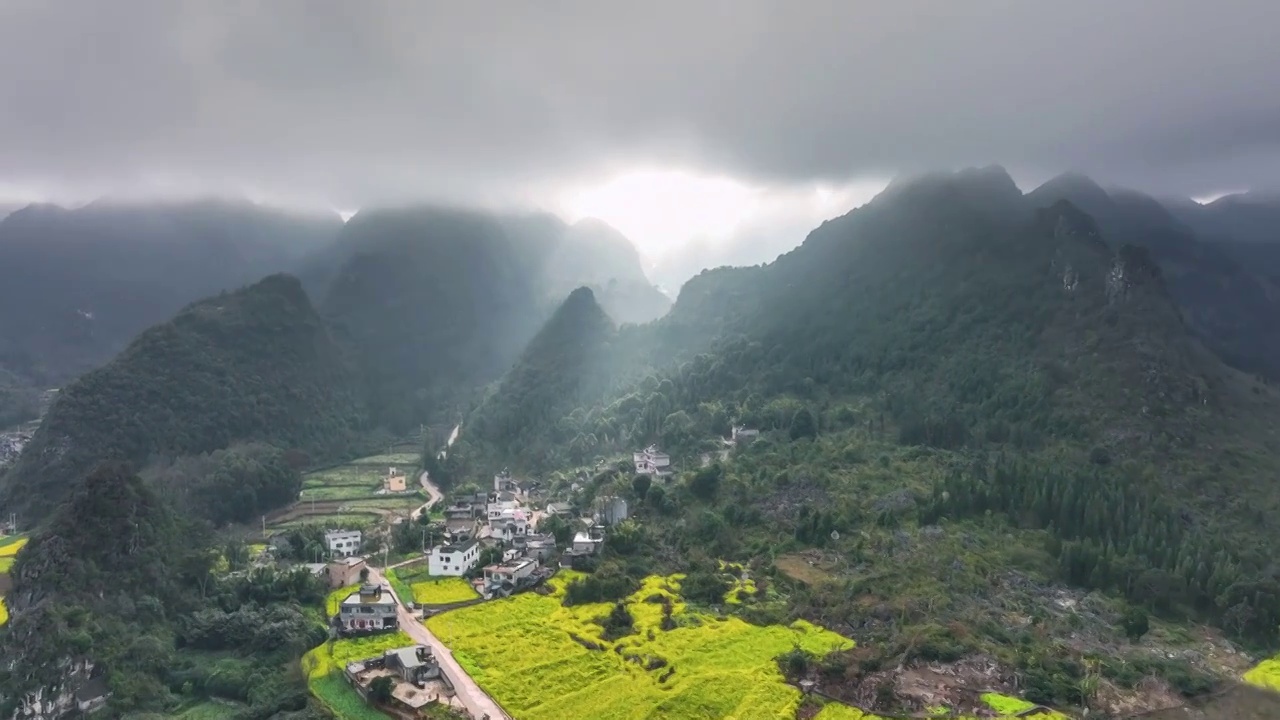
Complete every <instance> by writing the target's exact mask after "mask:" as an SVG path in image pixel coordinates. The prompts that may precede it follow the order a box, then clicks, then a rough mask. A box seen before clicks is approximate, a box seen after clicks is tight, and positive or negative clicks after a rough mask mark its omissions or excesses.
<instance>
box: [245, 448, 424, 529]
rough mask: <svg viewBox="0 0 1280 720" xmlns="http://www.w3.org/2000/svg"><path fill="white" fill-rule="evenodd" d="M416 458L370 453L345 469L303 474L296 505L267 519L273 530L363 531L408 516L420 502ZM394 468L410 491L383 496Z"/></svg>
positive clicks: (347, 464)
mask: <svg viewBox="0 0 1280 720" xmlns="http://www.w3.org/2000/svg"><path fill="white" fill-rule="evenodd" d="M417 465H418V456H417V455H414V454H412V453H401V454H393V455H371V456H369V457H364V458H360V459H359V460H354V461H352V462H349V463H346V464H345V465H339V466H337V467H332V468H327V469H324V470H317V471H315V472H311V473H307V475H306V476H305V477H304V478H303V482H302V492H301V493H300V494H299V496H298V502H296V503H294V504H293V505H291V506H289V507H288V508H286V509H284V510H280V511H277V512H276V513H273V514H272V515H271V516H268V520H267V522H268V524H269V525H270V526H271V527H272V528H275V529H282V528H290V527H296V526H298V525H302V524H318V525H325V526H329V527H364V526H368V525H371V524H373V523H378V522H381V521H383V520H384V519H387V518H390V517H394V516H404V515H407V514H408V513H409V512H410V511H412V510H413V509H414V508H417V507H418V506H420V505H421V504H422V503H423V497H422V495H421V494H420V493H419V492H418V491H419V489H420V486H419V485H418V478H417V473H418V471H417ZM393 466H394V467H396V468H399V469H400V470H402V471H403V472H404V473H405V475H406V476H407V478H406V484H407V487H408V490H409V491H408V492H406V493H403V494H395V495H388V494H383V493H381V492H380V491H381V490H382V479H383V477H385V476H386V474H387V469H388V468H390V467H393Z"/></svg>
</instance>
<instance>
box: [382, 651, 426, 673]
mask: <svg viewBox="0 0 1280 720" xmlns="http://www.w3.org/2000/svg"><path fill="white" fill-rule="evenodd" d="M419 650H426V652H425V653H424V654H425V655H426V658H425V659H424V658H420V657H418V651H419ZM386 654H387V655H388V656H390V655H395V656H396V660H397V661H398V662H399V663H400V666H401V667H403V668H405V669H408V670H412V669H414V668H420V667H426V666H427V665H428V664H430V662H431V650H430V649H428V648H427V647H426V646H425V645H413V646H410V647H402V648H396V649H394V650H388V651H387V652H386Z"/></svg>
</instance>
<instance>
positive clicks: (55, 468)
mask: <svg viewBox="0 0 1280 720" xmlns="http://www.w3.org/2000/svg"><path fill="white" fill-rule="evenodd" d="M363 429H364V420H363V410H362V408H361V406H360V405H359V402H358V400H357V392H356V386H355V383H354V381H353V378H352V375H351V370H350V368H349V367H348V366H347V365H346V364H345V362H344V360H343V358H342V357H341V355H340V352H339V350H338V348H337V346H336V345H335V343H334V342H333V340H332V339H331V337H330V335H329V331H328V329H327V328H326V327H325V325H324V324H323V323H322V322H321V321H320V318H319V316H318V315H317V314H316V313H315V311H314V310H313V309H312V307H311V304H310V302H309V301H308V300H307V297H306V294H305V293H304V292H303V291H302V286H301V284H300V283H299V282H298V281H297V280H296V279H294V278H292V277H289V276H284V275H276V276H271V277H268V278H266V279H265V280H262V281H261V282H259V283H257V284H255V285H252V286H249V287H247V288H244V289H242V290H238V291H236V292H232V293H224V294H222V295H218V296H215V297H212V298H209V299H206V300H202V301H200V302H197V303H194V304H192V305H191V306H189V307H187V308H186V309H184V310H183V311H182V312H180V313H179V314H178V315H177V316H176V317H174V318H173V319H172V320H171V321H169V322H167V323H164V324H161V325H157V326H155V327H153V328H151V329H149V330H147V331H146V332H144V333H143V334H142V335H140V336H139V337H138V338H137V340H135V341H134V342H133V343H132V344H131V345H130V346H129V347H128V349H126V350H125V351H124V352H123V353H121V354H120V356H118V357H117V358H116V359H115V360H113V361H111V362H110V363H109V364H108V365H106V366H105V367H103V368H100V369H97V370H93V371H91V372H89V373H87V374H86V375H84V376H83V377H81V378H80V379H79V380H77V381H75V382H74V383H72V384H71V385H70V386H68V387H67V388H66V389H64V390H63V391H62V392H61V393H59V395H58V398H57V400H56V401H55V402H54V403H53V405H52V407H51V408H50V410H49V413H48V415H47V416H46V418H45V420H44V422H43V423H42V424H41V426H40V428H39V430H38V431H37V432H36V434H35V436H34V437H33V438H32V441H31V444H30V446H29V447H28V448H27V449H26V450H25V451H24V452H23V454H22V455H21V456H20V457H19V459H18V461H17V462H16V463H15V464H14V465H13V466H12V467H11V468H10V469H9V470H8V471H7V472H6V474H5V475H4V476H3V478H0V479H2V480H3V482H4V498H5V500H6V507H9V508H11V511H23V514H24V515H29V516H30V517H31V518H38V517H40V516H42V515H44V514H46V513H48V512H49V511H51V510H52V509H53V508H55V507H56V506H57V504H58V503H59V502H60V501H61V499H62V498H63V497H65V496H66V493H67V492H68V491H69V489H70V488H71V487H72V486H73V485H74V483H75V482H76V481H77V480H78V478H80V477H83V476H84V475H85V474H86V473H87V472H88V471H89V470H91V469H92V468H93V466H94V465H96V464H97V463H99V462H101V461H103V460H123V461H127V462H130V463H134V464H142V463H145V462H147V461H149V460H152V459H160V458H163V457H179V456H183V455H193V454H200V453H207V452H212V451H215V450H219V449H222V448H226V447H228V446H230V445H232V444H233V443H236V442H238V441H246V440H253V441H258V442H264V443H270V444H273V445H276V446H277V447H279V448H281V449H282V450H296V451H301V452H302V453H306V454H310V455H312V456H315V457H324V456H342V455H343V454H344V453H346V452H349V451H350V450H351V449H352V448H353V447H354V446H355V443H356V442H357V441H358V439H359V433H360V432H361V431H362V430H363Z"/></svg>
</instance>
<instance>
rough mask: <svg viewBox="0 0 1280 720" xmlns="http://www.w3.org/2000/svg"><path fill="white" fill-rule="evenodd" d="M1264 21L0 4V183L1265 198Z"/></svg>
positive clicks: (1270, 60) (1229, 4)
mask: <svg viewBox="0 0 1280 720" xmlns="http://www.w3.org/2000/svg"><path fill="white" fill-rule="evenodd" d="M1277 28H1280V2H1276V1H1275V0H1255V1H1253V2H1243V1H1240V2H1235V1H1230V0H1228V1H1225V2H1217V3H1206V2H1190V1H1184V0H1146V1H1139V0H1132V1H1130V2H1114V1H1113V0H1107V1H1105V2H1102V1H1088V2H1084V1H1079V0H1076V1H1073V2H1063V3H1048V2H1014V1H1010V2H995V1H977V2H915V1H910V0H895V1H894V2H876V3H863V2H854V0H839V1H833V2H817V1H810V2H794V3H793V2H776V3H775V2H757V1H755V0H726V1H724V2H714V1H709V0H706V1H701V2H674V1H667V0H654V1H650V2H644V3H636V2H613V1H597V2H563V1H555V0H550V1H543V2H517V1H512V2H501V3H499V2H488V3H484V2H473V3H453V2H449V3H445V2H425V1H424V2H415V1H411V0H403V1H402V2H376V1H370V0H359V1H355V0H353V1H352V2H329V1H326V0H295V1H292V2H290V1H282V2H261V3H258V2H235V1H233V0H208V2H181V1H179V0H155V1H154V2H145V1H143V0H112V2H70V1H65V2H59V1H52V2H50V1H42V0H9V1H8V2H5V3H4V4H3V5H0V137H3V138H4V142H3V144H2V145H0V185H5V186H24V185H25V186H31V187H39V188H51V189H55V190H57V189H60V190H62V191H66V192H99V191H102V190H104V189H107V188H115V189H130V188H133V189H137V188H142V189H147V188H159V187H175V186H183V185H189V186H190V187H191V189H193V190H203V189H215V190H222V191H227V190H232V189H235V188H245V187H248V188H254V189H257V190H260V191H263V192H266V193H270V194H275V195H278V196H284V197H291V198H312V199H317V200H321V201H324V202H328V203H333V204H337V205H340V206H341V205H348V206H349V205H355V204H359V203H362V202H367V201H370V200H372V199H378V198H383V199H385V198H394V197H403V196H406V195H416V194H424V193H449V194H454V195H458V196H465V197H472V198H476V199H498V198H501V197H504V196H507V195H509V194H511V193H515V192H521V191H523V192H534V193H536V192H538V191H540V189H545V187H547V186H550V185H554V184H556V183H560V182H564V181H566V180H567V179H570V178H573V177H576V176H580V175H582V174H590V173H593V172H597V171H600V170H602V169H607V168H609V167H614V166H620V165H623V164H626V163H629V162H640V161H643V162H646V163H650V164H652V163H672V164H682V165H688V166H694V167H697V168H701V169H704V170H707V171H712V172H726V173H731V174H736V175H739V176H743V177H751V178H754V179H758V180H762V181H768V182H779V183H786V182H792V181H797V180H813V179H825V180H839V179H842V178H848V177H853V176H866V175H889V174H894V173H897V172H901V171H914V170H919V169H923V168H931V167H946V166H957V165H965V164H985V163H988V162H993V161H994V162H1000V163H1003V164H1005V165H1006V166H1007V167H1009V168H1010V169H1011V170H1013V171H1015V173H1017V174H1018V176H1019V178H1020V179H1026V180H1028V181H1034V180H1038V179H1043V178H1045V177H1047V176H1048V175H1051V174H1055V173H1056V172H1058V171H1060V170H1063V169H1067V168H1073V169H1078V170H1083V171H1086V172H1090V173H1093V174H1095V175H1097V176H1099V177H1101V178H1104V179H1107V180H1112V181H1116V182H1123V183H1129V184H1135V185H1139V186H1143V187H1147V188H1150V189H1152V190H1156V191H1182V192H1198V191H1204V190H1208V189H1212V188H1214V187H1240V186H1248V185H1254V186H1260V185H1270V186H1280V73H1277V72H1276V70H1277V68H1280V42H1277V41H1276V31H1277Z"/></svg>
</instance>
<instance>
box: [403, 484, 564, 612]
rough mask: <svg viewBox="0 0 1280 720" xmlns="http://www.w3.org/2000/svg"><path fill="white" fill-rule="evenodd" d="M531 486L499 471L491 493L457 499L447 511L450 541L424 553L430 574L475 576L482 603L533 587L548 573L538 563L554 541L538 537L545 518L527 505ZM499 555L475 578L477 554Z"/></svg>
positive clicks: (532, 491)
mask: <svg viewBox="0 0 1280 720" xmlns="http://www.w3.org/2000/svg"><path fill="white" fill-rule="evenodd" d="M536 495H537V493H536V488H535V486H534V485H533V484H532V483H531V484H530V486H529V487H522V485H521V484H520V482H518V481H517V480H515V479H514V478H512V477H511V473H510V472H508V471H506V470H503V471H502V472H501V473H498V474H497V475H495V476H494V478H493V490H491V491H490V492H488V493H477V494H476V495H473V496H467V497H463V498H460V499H459V500H458V501H457V502H455V503H454V504H452V505H450V506H449V507H447V508H445V511H444V515H445V531H446V532H447V533H448V536H449V537H450V538H451V542H449V543H445V544H442V545H437V546H435V547H433V548H431V549H430V550H428V551H427V567H428V571H429V572H430V573H431V574H432V575H455V576H474V579H473V580H472V583H473V585H474V586H475V588H476V590H477V591H478V592H479V593H480V595H481V596H482V597H484V598H492V597H503V596H506V595H510V594H511V593H513V592H515V591H517V590H520V589H523V588H525V587H528V586H530V585H533V584H536V583H537V582H540V581H541V580H543V579H545V578H546V577H548V576H550V574H551V572H550V571H549V570H546V569H545V568H544V567H543V565H542V563H544V562H546V561H547V560H549V559H550V558H551V557H552V556H554V555H555V552H556V543H555V538H554V537H551V536H550V535H543V534H539V533H537V532H536V526H537V522H538V520H539V518H540V516H542V515H544V514H545V513H542V512H539V511H535V510H533V509H531V508H530V507H529V506H528V504H527V503H528V502H529V501H530V499H531V496H536ZM488 548H500V549H501V550H502V555H501V558H502V559H501V561H500V562H496V563H491V564H489V565H487V566H485V567H483V568H481V569H480V571H479V572H478V573H477V572H476V569H477V566H478V565H479V562H480V555H481V551H482V550H484V549H488Z"/></svg>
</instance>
